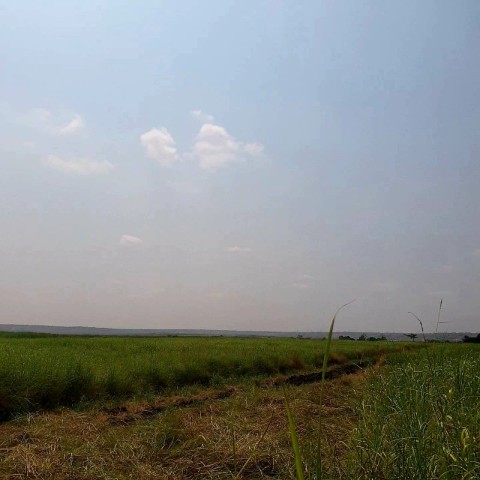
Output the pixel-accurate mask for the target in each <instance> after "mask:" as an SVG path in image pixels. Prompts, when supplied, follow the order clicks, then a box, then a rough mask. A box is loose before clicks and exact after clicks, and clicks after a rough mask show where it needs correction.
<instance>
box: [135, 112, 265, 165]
mask: <svg viewBox="0 0 480 480" xmlns="http://www.w3.org/2000/svg"><path fill="white" fill-rule="evenodd" d="M190 113H191V115H192V116H193V117H195V118H197V119H198V120H200V121H201V122H202V126H201V127H200V130H199V132H198V133H197V135H196V137H195V139H194V144H193V147H192V149H191V150H190V151H189V152H187V153H185V154H183V155H179V154H178V152H177V148H176V144H175V141H174V139H173V137H172V136H171V135H170V133H169V132H168V130H167V129H166V128H160V129H157V128H152V129H151V130H149V131H148V132H145V133H143V134H142V135H141V136H140V143H141V144H142V145H143V147H144V148H145V153H146V155H147V157H149V158H152V159H153V160H156V161H157V162H158V163H160V165H162V166H167V167H169V166H171V165H172V164H173V163H175V162H176V161H178V160H180V159H181V158H184V159H192V158H193V159H195V160H196V161H197V162H198V165H199V166H200V168H202V169H205V170H216V169H219V168H222V167H224V166H226V165H228V164H231V163H233V162H236V161H240V160H244V159H246V158H252V157H260V156H262V155H263V150H264V149H263V145H261V144H259V143H242V142H239V141H238V140H237V139H236V138H235V137H234V136H233V135H231V134H230V133H229V132H228V131H227V130H226V128H225V127H223V126H221V125H217V124H214V123H213V117H212V116H211V115H208V114H206V113H204V112H202V111H201V110H193V111H192V112H190Z"/></svg>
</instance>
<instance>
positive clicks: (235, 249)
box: [227, 245, 252, 253]
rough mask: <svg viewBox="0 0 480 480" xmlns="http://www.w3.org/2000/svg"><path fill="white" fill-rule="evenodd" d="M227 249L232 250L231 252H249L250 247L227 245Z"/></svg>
mask: <svg viewBox="0 0 480 480" xmlns="http://www.w3.org/2000/svg"><path fill="white" fill-rule="evenodd" d="M227 251H228V252H233V253H239V252H251V251H252V249H251V248H248V247H239V246H238V245H235V246H233V247H228V248H227Z"/></svg>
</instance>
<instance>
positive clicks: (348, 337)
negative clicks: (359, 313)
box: [338, 335, 355, 340]
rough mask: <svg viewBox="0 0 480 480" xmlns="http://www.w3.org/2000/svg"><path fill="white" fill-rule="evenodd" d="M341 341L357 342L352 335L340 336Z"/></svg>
mask: <svg viewBox="0 0 480 480" xmlns="http://www.w3.org/2000/svg"><path fill="white" fill-rule="evenodd" d="M338 339H339V340H355V339H354V338H352V337H351V336H350V335H340V336H339V337H338Z"/></svg>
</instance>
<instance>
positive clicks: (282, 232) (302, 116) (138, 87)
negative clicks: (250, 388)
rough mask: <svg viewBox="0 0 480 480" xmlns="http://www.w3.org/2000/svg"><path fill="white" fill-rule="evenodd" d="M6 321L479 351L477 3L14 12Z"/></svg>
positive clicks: (120, 6) (1, 141) (3, 19)
mask: <svg viewBox="0 0 480 480" xmlns="http://www.w3.org/2000/svg"><path fill="white" fill-rule="evenodd" d="M0 227H1V235H0V272H1V276H0V322H1V323H36V324H37V323H38V324H51V325H93V326H109V327H146V328H150V327H158V328H162V327H163V328H222V329H250V330H252V329H257V330H297V329H298V330H325V329H326V328H327V323H328V322H329V319H330V317H331V315H332V314H333V312H334V310H335V309H336V307H337V306H339V305H341V304H342V303H345V302H346V301H349V300H351V299H352V298H357V299H358V300H357V302H356V303H355V304H354V305H351V306H350V307H349V308H348V309H346V310H345V311H344V312H342V315H341V318H340V320H339V322H338V326H337V328H338V329H339V330H359V331H367V330H380V331H387V330H396V331H409V330H411V331H417V330H418V328H417V325H415V322H414V320H413V318H412V317H410V316H409V315H408V314H407V312H408V311H409V310H412V311H414V312H415V313H417V315H419V316H421V317H422V318H423V320H424V322H425V324H426V327H427V329H429V330H432V329H434V328H435V327H434V322H435V317H436V309H437V308H438V303H439V301H440V298H442V297H443V298H444V302H445V311H444V320H449V321H451V322H452V323H450V324H448V325H446V326H445V327H446V328H448V330H449V331H463V330H473V331H478V330H479V329H480V2H478V1H477V0H471V1H461V0H459V1H453V0H452V1H440V0H435V1H427V0H424V1H421V2H418V1H397V2H390V1H389V2H377V1H359V0H358V1H357V0H355V1H342V2H337V1H319V0H314V1H293V0H292V1H281V0H275V1H274V0H271V1H260V0H242V1H227V0H219V1H210V0H204V1H202V2H199V1H186V0H182V1H152V0H149V1H136V2H132V1H128V2H127V1H120V0H105V1H100V0H98V1H92V0H81V1H74V0H70V1H68V2H66V1H63V0H62V1H59V0H49V1H47V2H38V1H33V0H32V1H22V0H19V1H15V2H14V1H11V0H9V1H5V0H0Z"/></svg>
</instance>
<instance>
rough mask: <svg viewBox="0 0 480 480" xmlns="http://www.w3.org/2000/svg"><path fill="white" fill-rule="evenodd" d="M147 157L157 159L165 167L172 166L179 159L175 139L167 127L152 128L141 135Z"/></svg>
mask: <svg viewBox="0 0 480 480" xmlns="http://www.w3.org/2000/svg"><path fill="white" fill-rule="evenodd" d="M140 142H141V144H142V145H143V146H144V147H145V151H146V154H147V157H149V158H151V159H152V160H156V161H157V162H158V163H159V164H160V165H162V166H163V167H170V166H171V165H172V164H174V163H175V162H176V161H177V160H178V154H177V148H176V145H175V141H174V140H173V138H172V136H171V135H170V133H169V131H168V130H167V129H166V128H160V129H158V128H152V129H151V130H149V131H148V132H145V133H143V134H142V135H141V136H140Z"/></svg>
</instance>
